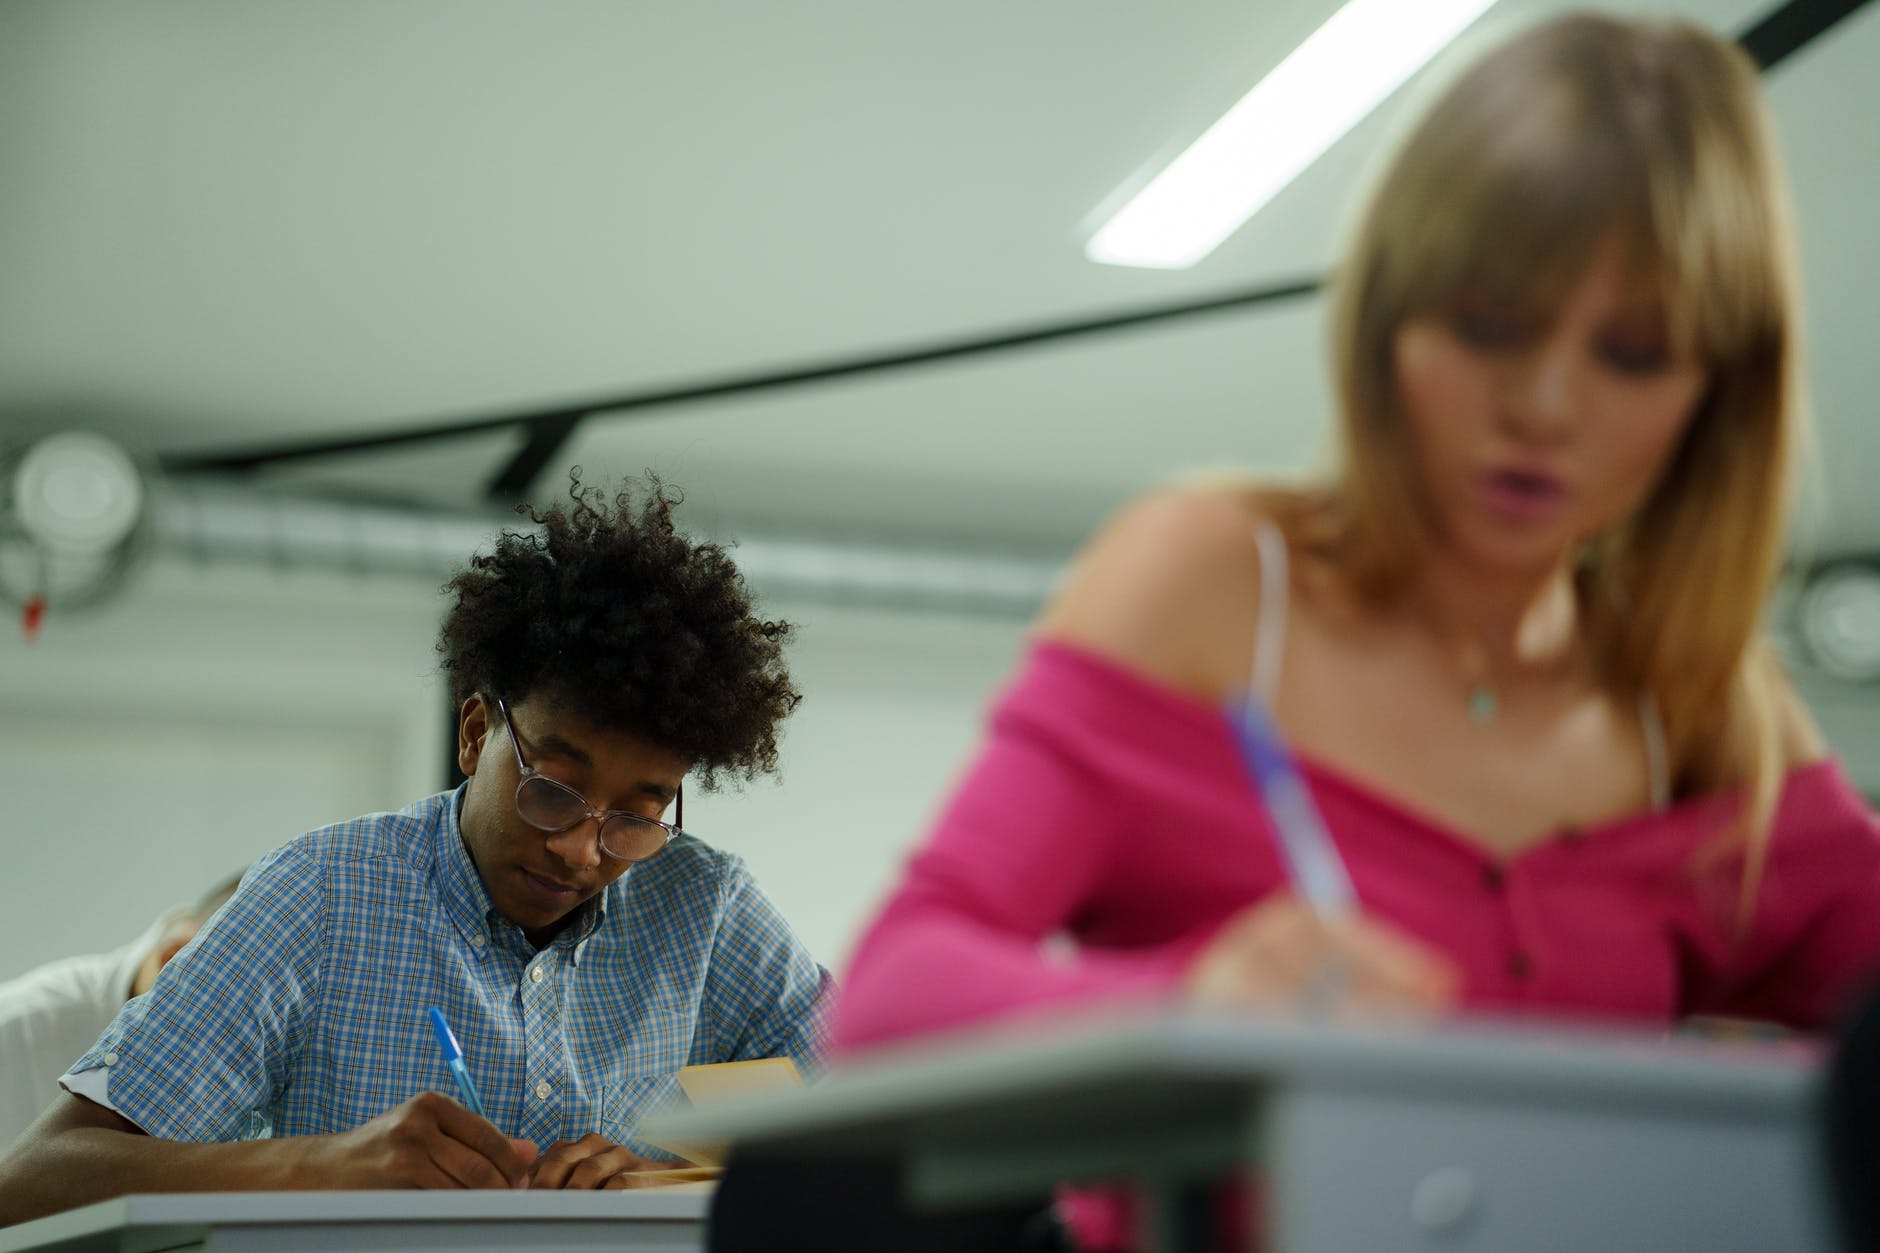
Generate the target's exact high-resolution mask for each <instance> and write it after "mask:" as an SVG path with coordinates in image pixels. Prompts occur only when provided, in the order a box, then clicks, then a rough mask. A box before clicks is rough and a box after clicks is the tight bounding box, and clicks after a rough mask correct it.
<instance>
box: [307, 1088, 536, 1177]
mask: <svg viewBox="0 0 1880 1253" xmlns="http://www.w3.org/2000/svg"><path fill="white" fill-rule="evenodd" d="M306 1145H307V1148H308V1154H307V1157H306V1159H305V1160H304V1161H303V1162H302V1163H301V1167H302V1172H304V1180H305V1182H304V1183H303V1184H302V1186H304V1187H310V1188H526V1187H528V1186H529V1183H528V1178H529V1164H530V1163H531V1162H533V1161H534V1160H535V1146H534V1145H533V1144H531V1143H529V1142H528V1141H527V1140H510V1139H506V1138H505V1137H504V1136H503V1133H502V1132H500V1131H498V1130H497V1129H496V1128H495V1127H493V1126H491V1125H490V1124H489V1123H488V1122H486V1121H485V1120H483V1119H481V1118H478V1117H477V1116H476V1115H475V1114H473V1113H471V1112H470V1111H469V1110H467V1109H465V1108H464V1107H463V1106H461V1105H459V1104H457V1102H455V1101H453V1100H451V1099H450V1098H449V1097H447V1096H445V1095H443V1094H442V1093H440V1092H422V1093H420V1094H418V1095H417V1096H414V1097H412V1098H411V1099H410V1100H409V1101H406V1102H405V1103H404V1104H403V1105H399V1106H397V1107H395V1108H393V1109H389V1110H387V1111H386V1112H385V1113H383V1114H380V1115H379V1116H378V1117H377V1118H374V1119H373V1120H372V1121H371V1122H368V1123H364V1124H362V1125H361V1126H358V1127H355V1128H354V1129H353V1130H351V1131H347V1132H343V1133H341V1134H339V1135H334V1136H309V1137H307V1140H306Z"/></svg>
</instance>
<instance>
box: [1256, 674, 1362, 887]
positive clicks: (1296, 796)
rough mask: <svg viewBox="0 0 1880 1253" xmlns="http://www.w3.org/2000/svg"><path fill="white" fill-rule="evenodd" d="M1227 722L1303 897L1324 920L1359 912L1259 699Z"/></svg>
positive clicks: (1321, 825) (1342, 866)
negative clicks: (1232, 729) (1231, 728)
mask: <svg viewBox="0 0 1880 1253" xmlns="http://www.w3.org/2000/svg"><path fill="white" fill-rule="evenodd" d="M1227 720H1228V722H1229V724H1231V725H1232V726H1233V728H1234V736H1235V738H1236V739H1237V740H1238V741H1239V742H1240V752H1241V756H1242V757H1243V758H1245V760H1246V762H1247V768H1248V770H1250V771H1252V773H1253V777H1254V781H1255V782H1256V783H1258V784H1259V787H1260V795H1261V797H1262V798H1263V799H1264V800H1265V801H1266V809H1267V813H1269V814H1271V815H1272V818H1273V827H1274V829H1275V830H1276V831H1278V832H1279V845H1280V852H1281V853H1282V854H1283V855H1284V857H1285V859H1286V865H1287V868H1288V870H1289V871H1290V872H1291V874H1292V880H1293V884H1294V885H1295V886H1296V887H1297V888H1298V890H1299V895H1300V897H1301V898H1302V899H1303V900H1304V901H1305V903H1306V904H1307V905H1308V906H1309V907H1310V908H1311V909H1312V911H1313V912H1314V913H1316V914H1318V915H1319V916H1320V917H1321V918H1326V919H1333V918H1343V917H1346V916H1348V915H1350V914H1352V913H1355V912H1356V911H1357V907H1358V894H1357V893H1356V892H1355V891H1353V890H1352V887H1351V876H1350V875H1349V874H1348V873H1346V871H1345V862H1344V859H1343V858H1342V857H1340V856H1339V855H1338V847H1337V846H1336V845H1335V844H1333V843H1332V836H1331V833H1330V832H1329V831H1327V830H1326V829H1325V820H1324V819H1323V818H1321V817H1320V816H1319V807H1318V806H1317V805H1315V804H1313V803H1312V794H1311V793H1310V792H1308V791H1307V790H1306V785H1305V780H1303V779H1301V778H1300V777H1299V768H1298V766H1296V765H1294V764H1293V759H1292V754H1291V753H1289V752H1287V751H1286V742H1285V741H1284V740H1282V739H1280V736H1279V731H1278V729H1277V728H1276V727H1274V725H1273V722H1272V719H1270V718H1268V717H1267V715H1266V711H1265V710H1264V709H1262V708H1261V706H1260V702H1259V701H1257V700H1253V699H1251V698H1249V699H1247V700H1244V701H1241V702H1239V703H1237V704H1235V705H1232V706H1230V707H1229V709H1228V717H1227Z"/></svg>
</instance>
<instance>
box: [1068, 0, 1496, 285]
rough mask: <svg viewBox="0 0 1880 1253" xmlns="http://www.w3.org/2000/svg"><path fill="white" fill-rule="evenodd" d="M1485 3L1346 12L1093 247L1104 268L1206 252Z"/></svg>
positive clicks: (1397, 3)
mask: <svg viewBox="0 0 1880 1253" xmlns="http://www.w3.org/2000/svg"><path fill="white" fill-rule="evenodd" d="M1494 3H1495V0H1415V2H1414V3H1411V2H1407V0H1350V2H1349V3H1348V4H1346V5H1345V6H1344V7H1343V8H1341V9H1339V10H1338V12H1336V13H1334V14H1332V16H1331V20H1329V21H1328V22H1326V23H1325V25H1323V26H1321V27H1319V28H1318V30H1316V31H1314V32H1313V33H1312V36H1311V38H1309V39H1307V40H1306V41H1305V42H1304V43H1302V44H1300V45H1299V46H1298V47H1297V48H1295V49H1293V52H1292V55H1290V56H1288V57H1287V58H1286V59H1285V60H1284V61H1281V62H1280V63H1279V65H1278V67H1277V68H1275V69H1274V71H1273V72H1272V73H1271V74H1268V75H1267V76H1266V77H1265V78H1263V79H1261V80H1260V81H1259V82H1258V83H1256V84H1255V85H1254V88H1253V90H1252V91H1250V92H1248V93H1247V94H1246V95H1245V96H1243V97H1241V99H1240V103H1238V104H1236V105H1235V106H1234V107H1233V108H1231V109H1229V110H1228V111H1227V113H1226V114H1225V115H1224V116H1223V117H1222V118H1221V120H1220V121H1218V122H1216V123H1215V124H1214V125H1213V126H1210V127H1209V128H1208V129H1207V131H1206V133H1204V134H1203V135H1202V136H1201V138H1199V139H1197V140H1195V142H1194V143H1192V144H1190V145H1189V146H1188V150H1187V151H1185V152H1183V153H1182V154H1181V155H1180V156H1179V157H1176V158H1175V160H1174V161H1173V162H1172V163H1170V165H1169V167H1168V168H1167V169H1165V170H1163V171H1162V172H1161V173H1160V174H1158V175H1156V177H1155V178H1154V179H1153V180H1152V181H1151V182H1150V183H1149V185H1148V186H1147V187H1144V188H1143V189H1142V190H1141V191H1139V192H1137V193H1136V195H1135V196H1134V197H1133V198H1132V199H1131V200H1130V202H1129V203H1128V204H1126V205H1124V206H1123V207H1122V209H1120V210H1119V211H1118V212H1117V214H1116V216H1115V217H1112V218H1111V219H1110V220H1109V221H1108V222H1106V223H1104V224H1103V226H1102V228H1101V229H1099V230H1098V231H1097V233H1096V234H1095V235H1093V236H1091V239H1090V242H1089V244H1087V245H1086V246H1085V248H1084V255H1085V256H1087V257H1089V258H1090V259H1091V260H1092V261H1101V262H1103V263H1104V264H1106V265H1138V266H1152V267H1155V268H1157V269H1166V270H1182V269H1186V268H1188V267H1189V266H1191V265H1193V264H1194V263H1195V262H1197V261H1199V260H1201V258H1203V257H1205V256H1207V255H1208V254H1209V253H1210V252H1213V251H1214V250H1215V248H1217V247H1219V246H1220V243H1221V241H1222V240H1224V239H1226V238H1227V237H1228V236H1229V235H1232V234H1233V233H1234V232H1235V231H1236V230H1238V229H1239V227H1240V224H1241V223H1242V222H1245V221H1246V220H1247V219H1248V218H1250V217H1252V216H1253V215H1254V214H1255V213H1257V212H1259V211H1260V209H1261V207H1262V206H1264V205H1265V204H1266V202H1267V201H1269V200H1271V199H1272V198H1273V197H1274V196H1275V195H1277V194H1278V193H1279V190H1280V188H1282V187H1284V186H1285V185H1286V184H1288V183H1290V182H1292V180H1293V179H1295V178H1297V177H1298V176H1299V174H1300V172H1301V171H1303V170H1304V169H1305V168H1306V167H1307V166H1308V165H1311V164H1312V163H1313V162H1314V161H1316V160H1317V159H1318V157H1319V154H1320V153H1322V152H1324V151H1325V150H1326V149H1327V148H1330V147H1331V146H1332V145H1333V144H1334V143H1336V142H1337V141H1338V139H1339V137H1340V136H1341V135H1343V134H1344V133H1345V132H1346V131H1348V130H1350V129H1351V128H1352V127H1354V126H1356V125H1357V124H1358V123H1359V121H1361V120H1362V119H1363V118H1364V116H1365V115H1366V114H1367V113H1369V112H1370V111H1371V110H1372V109H1374V108H1376V107H1377V106H1378V105H1379V104H1380V103H1382V102H1383V100H1384V98H1385V97H1386V96H1388V95H1390V93H1391V92H1393V91H1395V90H1397V88H1398V87H1400V86H1402V85H1403V82H1404V80H1405V79H1407V78H1409V77H1410V76H1411V75H1412V74H1414V73H1416V72H1417V71H1418V70H1420V69H1422V68H1423V66H1424V65H1426V64H1427V63H1428V62H1429V60H1430V58H1431V57H1434V56H1435V55H1436V54H1437V53H1438V52H1440V51H1442V49H1443V48H1444V47H1445V46H1446V45H1447V44H1448V43H1449V42H1450V40H1452V39H1454V38H1455V37H1456V36H1457V35H1459V34H1461V33H1462V32H1463V30H1464V29H1465V28H1467V26H1468V25H1469V23H1470V22H1473V21H1474V20H1475V19H1476V18H1478V17H1480V16H1481V15H1482V13H1483V12H1484V11H1485V10H1486V9H1487V8H1488V7H1489V6H1490V5H1492V4H1494Z"/></svg>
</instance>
